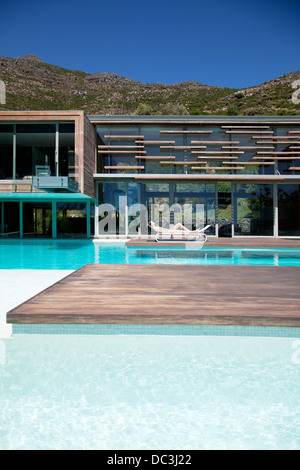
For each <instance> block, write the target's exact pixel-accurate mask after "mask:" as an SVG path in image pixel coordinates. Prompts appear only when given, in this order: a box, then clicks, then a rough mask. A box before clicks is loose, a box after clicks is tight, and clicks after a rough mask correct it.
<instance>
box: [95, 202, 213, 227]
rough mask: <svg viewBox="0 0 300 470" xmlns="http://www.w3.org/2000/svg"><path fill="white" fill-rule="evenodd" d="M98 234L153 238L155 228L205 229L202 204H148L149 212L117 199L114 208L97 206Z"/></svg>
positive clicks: (141, 206)
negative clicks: (151, 235) (147, 236)
mask: <svg viewBox="0 0 300 470" xmlns="http://www.w3.org/2000/svg"><path fill="white" fill-rule="evenodd" d="M98 217H99V219H98V232H99V234H105V233H109V234H113V233H116V231H117V230H116V229H117V225H118V232H119V233H128V234H135V235H142V236H143V235H148V233H149V229H150V232H151V233H152V234H154V233H155V232H156V230H155V228H153V227H156V228H163V229H169V228H170V229H171V230H172V229H174V228H176V227H178V230H187V231H193V230H197V229H201V228H203V227H204V222H205V211H204V204H183V205H180V204H177V203H176V204H173V205H171V206H169V205H168V204H166V203H165V204H150V207H149V210H148V208H147V207H146V206H145V205H144V204H141V203H136V204H132V205H127V197H126V196H120V197H119V200H118V204H117V206H114V205H112V204H100V205H99V206H98Z"/></svg>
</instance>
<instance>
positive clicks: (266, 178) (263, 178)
mask: <svg viewBox="0 0 300 470" xmlns="http://www.w3.org/2000/svg"><path fill="white" fill-rule="evenodd" d="M93 176H94V180H96V181H99V180H132V181H167V180H170V181H180V182H185V181H189V182H191V181H206V182H218V181H229V182H230V181H231V182H234V183H237V182H241V183H265V182H268V183H300V176H298V175H289V176H285V175H225V174H223V175H216V174H213V175H194V174H188V175H186V174H178V175H176V174H163V173H159V174H124V173H119V174H117V175H113V174H111V173H95V174H94V175H93Z"/></svg>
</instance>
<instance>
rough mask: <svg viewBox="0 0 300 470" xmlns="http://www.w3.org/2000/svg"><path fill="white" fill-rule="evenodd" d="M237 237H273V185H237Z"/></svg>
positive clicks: (235, 209) (235, 216) (235, 197)
mask: <svg viewBox="0 0 300 470" xmlns="http://www.w3.org/2000/svg"><path fill="white" fill-rule="evenodd" d="M233 199H234V210H233V213H234V233H235V235H257V236H258V235H273V227H274V222H273V186H272V185H271V184H235V185H234V192H233Z"/></svg>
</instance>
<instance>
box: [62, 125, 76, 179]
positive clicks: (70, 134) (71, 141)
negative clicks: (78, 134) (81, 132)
mask: <svg viewBox="0 0 300 470" xmlns="http://www.w3.org/2000/svg"><path fill="white" fill-rule="evenodd" d="M57 174H58V175H59V176H69V177H70V178H74V179H75V178H77V176H78V168H77V161H76V156H75V138H74V124H72V123H70V124H60V125H59V152H58V171H57Z"/></svg>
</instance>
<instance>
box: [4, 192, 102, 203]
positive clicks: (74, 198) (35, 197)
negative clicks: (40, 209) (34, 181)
mask: <svg viewBox="0 0 300 470" xmlns="http://www.w3.org/2000/svg"><path fill="white" fill-rule="evenodd" d="M93 200H94V199H93V198H91V197H90V196H87V195H86V194H81V193H0V202H21V201H22V202H54V201H56V202H92V201H93Z"/></svg>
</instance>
